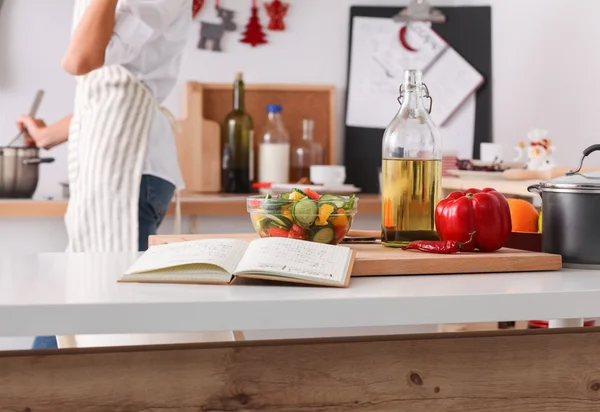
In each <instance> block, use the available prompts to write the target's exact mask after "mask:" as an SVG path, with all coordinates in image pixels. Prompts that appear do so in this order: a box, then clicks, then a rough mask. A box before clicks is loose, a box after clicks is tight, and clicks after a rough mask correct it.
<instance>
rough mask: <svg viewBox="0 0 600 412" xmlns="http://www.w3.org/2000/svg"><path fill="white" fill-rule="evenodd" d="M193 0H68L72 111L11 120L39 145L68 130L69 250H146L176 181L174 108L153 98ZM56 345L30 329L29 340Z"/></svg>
mask: <svg viewBox="0 0 600 412" xmlns="http://www.w3.org/2000/svg"><path fill="white" fill-rule="evenodd" d="M193 1H196V0H75V10H74V25H73V32H72V38H71V42H70V44H69V47H68V50H67V52H66V54H65V56H64V59H63V62H62V65H63V68H64V69H65V70H66V71H67V72H68V73H70V74H72V75H73V76H75V78H76V82H77V87H76V93H75V105H74V111H73V114H72V115H69V116H67V117H65V118H64V119H62V120H60V121H58V122H56V123H54V124H51V125H46V124H44V122H43V121H41V120H39V119H34V118H31V117H22V118H21V119H19V121H18V123H19V125H20V126H24V127H25V128H26V129H27V132H28V136H29V138H30V139H31V140H32V141H33V142H34V143H35V145H37V146H38V147H42V148H46V149H49V148H52V147H55V146H56V145H59V144H61V143H64V142H65V141H67V140H69V152H68V174H69V190H70V199H69V206H68V209H67V213H66V216H65V223H66V228H67V234H68V237H69V244H68V248H67V251H70V252H134V251H138V250H140V251H141V250H145V249H146V248H147V246H148V236H149V235H151V234H155V233H156V230H157V228H158V226H159V225H160V224H161V222H162V219H163V217H164V215H165V214H166V211H167V209H168V207H169V204H170V202H171V199H172V197H173V194H174V192H175V190H177V189H180V188H182V187H183V180H182V176H181V172H180V170H179V165H178V162H177V153H176V147H175V141H174V133H173V130H172V123H173V122H172V121H171V120H170V119H172V116H169V115H167V113H166V112H165V110H163V109H162V108H160V107H159V106H160V102H162V101H163V100H164V99H165V98H166V97H167V96H168V94H169V93H170V92H171V91H172V89H173V87H174V85H175V83H176V79H177V76H178V72H179V68H180V63H181V55H182V51H183V48H184V46H185V44H186V42H187V38H188V36H189V29H190V27H191V23H192V3H193ZM40 347H56V339H55V338H54V337H49V338H37V339H36V342H35V343H34V348H40Z"/></svg>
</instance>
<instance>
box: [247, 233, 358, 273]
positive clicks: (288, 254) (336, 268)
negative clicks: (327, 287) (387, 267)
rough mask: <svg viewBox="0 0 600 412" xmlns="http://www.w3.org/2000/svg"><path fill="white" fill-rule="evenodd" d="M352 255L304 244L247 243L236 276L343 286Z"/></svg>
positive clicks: (342, 249) (266, 240)
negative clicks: (289, 279)
mask: <svg viewBox="0 0 600 412" xmlns="http://www.w3.org/2000/svg"><path fill="white" fill-rule="evenodd" d="M351 255H352V251H351V250H350V248H347V247H340V246H332V245H323V244H319V243H312V242H306V241H303V240H295V239H285V238H264V239H260V240H255V241H253V242H252V243H250V246H248V249H247V250H246V253H245V254H244V257H243V258H242V260H241V261H240V263H239V264H238V267H237V269H236V273H245V274H272V273H276V274H278V275H280V276H282V277H288V278H291V279H305V280H309V281H313V282H319V283H330V284H342V283H344V279H345V277H346V273H347V271H348V264H349V263H350V260H351Z"/></svg>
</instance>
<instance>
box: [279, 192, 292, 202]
mask: <svg viewBox="0 0 600 412" xmlns="http://www.w3.org/2000/svg"><path fill="white" fill-rule="evenodd" d="M291 193H292V192H285V193H280V194H279V196H278V198H279V200H290V194H291Z"/></svg>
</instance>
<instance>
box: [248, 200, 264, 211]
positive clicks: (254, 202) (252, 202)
mask: <svg viewBox="0 0 600 412" xmlns="http://www.w3.org/2000/svg"><path fill="white" fill-rule="evenodd" d="M249 206H250V207H251V208H252V209H260V207H261V206H262V200H261V199H250V202H249Z"/></svg>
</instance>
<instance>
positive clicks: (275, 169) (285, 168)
mask: <svg viewBox="0 0 600 412" xmlns="http://www.w3.org/2000/svg"><path fill="white" fill-rule="evenodd" d="M281 111H282V108H281V106H280V105H276V104H270V105H269V106H267V116H268V119H267V123H266V124H265V126H264V128H263V132H262V134H261V136H260V141H259V142H258V179H259V181H260V182H263V183H288V182H289V180H290V135H289V133H288V131H287V129H286V128H285V125H284V124H283V119H282V118H281Z"/></svg>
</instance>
